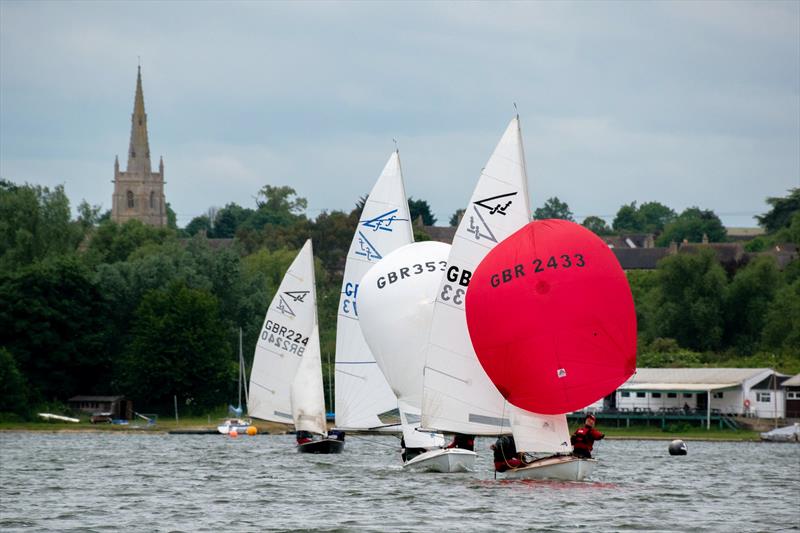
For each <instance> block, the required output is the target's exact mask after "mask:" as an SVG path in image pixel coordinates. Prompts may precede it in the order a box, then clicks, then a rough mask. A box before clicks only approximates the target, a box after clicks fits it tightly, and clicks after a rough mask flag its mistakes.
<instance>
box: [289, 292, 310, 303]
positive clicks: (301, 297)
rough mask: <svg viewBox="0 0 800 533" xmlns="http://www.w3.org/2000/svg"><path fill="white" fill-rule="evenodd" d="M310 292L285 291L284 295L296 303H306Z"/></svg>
mask: <svg viewBox="0 0 800 533" xmlns="http://www.w3.org/2000/svg"><path fill="white" fill-rule="evenodd" d="M309 292H310V291H284V293H283V294H285V295H286V296H288V297H289V298H291V299H292V300H294V301H295V302H300V303H303V302H305V298H306V295H307V294H308V293H309Z"/></svg>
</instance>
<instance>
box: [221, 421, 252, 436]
mask: <svg viewBox="0 0 800 533" xmlns="http://www.w3.org/2000/svg"><path fill="white" fill-rule="evenodd" d="M250 426H252V424H251V423H249V422H245V421H243V420H238V421H236V422H233V421H231V422H226V423H224V424H220V425H219V426H217V431H219V432H220V433H222V434H223V435H227V434H228V433H230V432H231V431H232V430H234V429H235V430H236V433H238V434H240V435H244V434H245V433H247V428H249V427H250Z"/></svg>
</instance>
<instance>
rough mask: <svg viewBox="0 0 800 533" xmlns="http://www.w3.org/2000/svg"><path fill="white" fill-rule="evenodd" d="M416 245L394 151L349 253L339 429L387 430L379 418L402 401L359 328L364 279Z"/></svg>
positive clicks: (340, 326) (341, 325) (340, 322)
mask: <svg viewBox="0 0 800 533" xmlns="http://www.w3.org/2000/svg"><path fill="white" fill-rule="evenodd" d="M411 242H414V234H413V231H412V229H411V220H410V216H409V212H408V200H407V198H406V193H405V187H404V185H403V172H402V169H401V167H400V154H399V152H398V151H396V150H395V151H394V152H393V153H392V155H391V156H390V157H389V160H388V161H387V163H386V165H385V167H384V168H383V171H382V172H381V174H380V176H379V177H378V180H377V181H376V182H375V185H374V186H373V187H372V190H371V191H370V193H369V196H368V197H367V200H366V202H365V204H364V208H363V210H362V212H361V218H360V220H359V222H358V226H357V228H356V232H355V234H354V235H353V240H352V242H351V244H350V250H349V251H348V253H347V262H346V264H345V269H344V278H343V280H342V293H341V297H340V299H339V311H338V316H337V322H336V365H335V381H336V427H337V428H340V429H360V430H381V429H383V430H385V429H389V428H391V427H395V428H396V424H388V423H385V422H384V421H381V419H380V417H379V415H381V414H384V413H387V412H389V411H392V410H393V409H396V408H397V398H396V397H395V395H394V393H393V392H392V389H391V387H389V384H388V383H387V381H386V378H385V377H384V375H383V373H382V372H381V370H380V368H378V365H377V363H376V362H375V358H374V357H373V356H372V353H371V352H370V349H369V346H367V343H366V341H365V340H364V336H363V334H362V333H361V326H360V325H359V307H358V303H357V296H358V291H359V286H360V283H361V278H362V277H363V276H364V274H365V273H366V272H367V271H368V270H369V269H370V267H372V265H374V264H375V263H377V262H378V261H380V260H381V259H382V258H383V257H384V256H386V255H388V254H389V253H390V252H391V251H393V250H395V249H396V248H399V247H400V246H403V245H405V244H409V243H411Z"/></svg>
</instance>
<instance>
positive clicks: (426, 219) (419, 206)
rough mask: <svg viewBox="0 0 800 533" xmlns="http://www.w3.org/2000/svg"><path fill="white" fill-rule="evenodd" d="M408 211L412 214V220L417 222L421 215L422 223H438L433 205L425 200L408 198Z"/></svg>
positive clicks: (430, 224) (426, 224)
mask: <svg viewBox="0 0 800 533" xmlns="http://www.w3.org/2000/svg"><path fill="white" fill-rule="evenodd" d="M408 212H409V214H410V215H411V222H412V223H416V221H417V219H418V218H419V217H422V224H423V225H425V226H433V225H434V224H436V217H435V216H433V213H431V206H429V205H428V202H426V201H425V200H414V198H412V197H409V198H408Z"/></svg>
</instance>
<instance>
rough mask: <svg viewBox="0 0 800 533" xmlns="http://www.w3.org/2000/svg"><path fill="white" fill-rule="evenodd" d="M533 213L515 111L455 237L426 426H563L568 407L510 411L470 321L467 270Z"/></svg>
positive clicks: (434, 327)
mask: <svg viewBox="0 0 800 533" xmlns="http://www.w3.org/2000/svg"><path fill="white" fill-rule="evenodd" d="M530 217H531V210H530V201H529V199H528V177H527V173H526V169H525V154H524V151H523V148H522V135H521V132H520V127H519V118H518V117H515V118H514V119H512V120H511V122H510V123H509V125H508V127H507V128H506V131H505V133H503V136H502V138H501V139H500V142H499V143H498V144H497V147H496V148H495V149H494V152H493V153H492V155H491V157H490V158H489V161H488V162H487V163H486V167H485V168H484V169H483V171H482V172H481V176H480V178H479V179H478V183H477V185H476V186H475V189H474V191H473V193H472V196H471V198H470V201H469V204H468V205H467V208H466V211H465V212H464V216H463V218H462V219H461V223H460V224H459V226H458V229H457V230H456V233H455V236H454V237H453V246H452V248H451V249H450V256H449V258H448V266H447V271H446V273H445V278H444V280H443V281H442V285H441V287H440V289H439V292H438V295H437V299H436V304H435V307H434V312H433V320H432V324H431V335H430V343H429V346H428V354H427V359H426V365H425V374H424V380H423V402H422V427H423V428H427V429H436V430H439V431H453V432H457V433H465V434H469V435H497V434H500V433H509V432H510V431H511V426H512V421H513V420H516V421H517V422H518V423H519V422H525V423H532V421H533V420H535V419H541V420H542V424H544V423H545V422H547V423H548V424H549V426H552V427H557V428H561V427H562V426H563V428H564V429H565V430H566V428H567V426H566V417H564V415H556V416H544V415H535V414H533V413H527V412H523V413H520V414H517V415H515V416H513V417H512V416H511V413H512V412H513V411H515V410H517V411H518V409H516V408H514V407H513V406H511V404H508V403H506V401H505V399H504V398H503V397H502V396H501V395H500V393H499V392H498V390H497V388H496V387H495V386H494V384H493V383H492V382H491V381H490V380H489V377H488V376H487V375H486V373H485V372H484V370H483V367H481V364H480V362H479V361H478V358H477V356H476V355H475V351H474V350H473V348H472V342H471V341H470V337H469V331H468V329H467V320H466V314H465V311H464V302H465V296H466V290H467V286H468V283H469V277H470V276H471V275H472V272H473V271H474V270H475V268H477V266H478V264H480V262H481V260H483V258H484V257H485V256H486V254H488V253H489V251H490V250H491V249H492V248H494V247H495V246H496V245H497V244H498V243H499V242H501V241H502V240H503V239H505V238H506V237H508V236H509V235H511V234H512V233H514V232H515V231H517V230H519V229H520V228H522V227H523V226H525V225H526V224H527V223H528V222H530ZM521 414H524V415H525V416H519V415H521ZM512 419H513V420H512ZM562 422H563V423H562ZM535 425H536V424H534V427H535ZM520 432H522V433H520ZM517 433H520V436H521V438H523V439H524V440H525V441H526V442H530V441H531V439H530V438H528V437H526V435H527V432H525V430H523V429H522V428H520V429H519V430H517V429H515V430H514V435H515V437H516V435H517ZM554 435H555V434H554ZM566 435H567V439H566V440H567V442H569V438H568V433H566ZM563 437H564V435H563V434H561V431H560V430H559V432H558V434H557V435H556V436H555V438H554V439H553V442H555V441H556V440H557V441H558V445H559V446H560V443H561V442H563V440H564V439H563ZM515 440H516V438H515ZM551 446H555V444H552V445H551ZM517 449H518V450H520V451H523V450H524V451H547V450H533V449H526V448H522V447H520V445H519V444H518V445H517Z"/></svg>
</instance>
